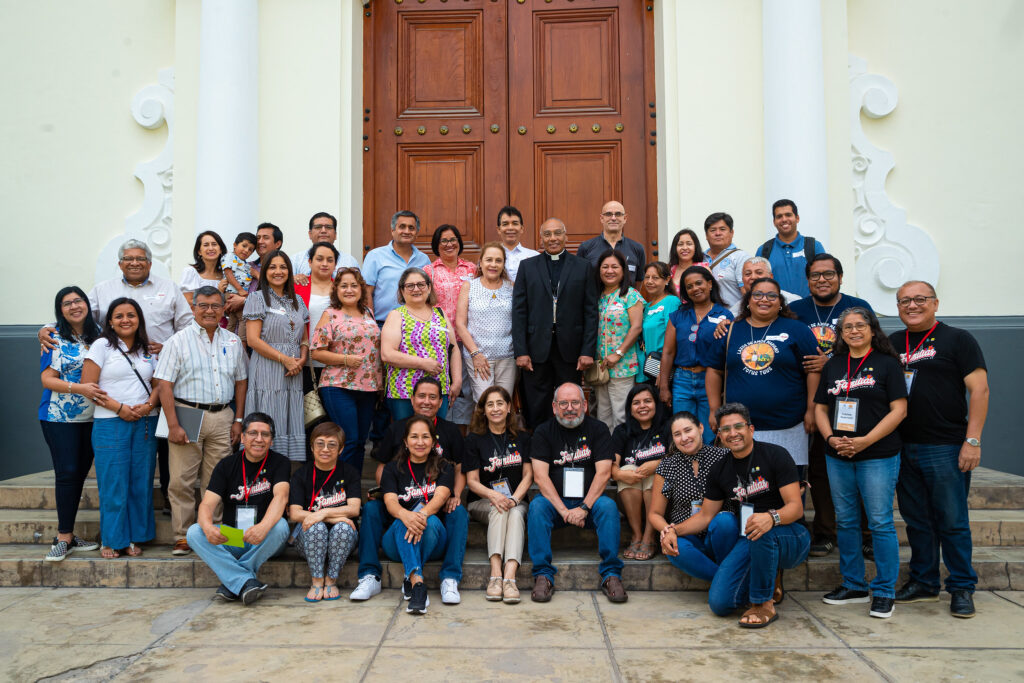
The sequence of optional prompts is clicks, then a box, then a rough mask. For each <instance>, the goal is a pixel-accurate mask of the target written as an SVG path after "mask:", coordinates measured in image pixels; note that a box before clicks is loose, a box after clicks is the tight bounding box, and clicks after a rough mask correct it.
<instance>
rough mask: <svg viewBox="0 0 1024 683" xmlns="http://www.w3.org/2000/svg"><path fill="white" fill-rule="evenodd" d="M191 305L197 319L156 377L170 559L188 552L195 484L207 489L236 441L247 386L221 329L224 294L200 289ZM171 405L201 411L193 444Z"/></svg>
mask: <svg viewBox="0 0 1024 683" xmlns="http://www.w3.org/2000/svg"><path fill="white" fill-rule="evenodd" d="M194 302H195V304H194V307H195V320H193V321H192V322H191V323H190V324H189V326H188V327H186V328H185V329H184V330H182V331H181V332H178V333H177V334H175V335H174V336H173V337H171V338H170V339H168V340H167V343H166V344H165V345H164V348H163V352H162V353H161V354H160V360H159V363H158V364H157V368H156V374H155V375H154V378H156V379H159V380H161V382H160V384H159V385H158V388H157V390H158V391H159V392H160V403H161V405H163V406H164V417H165V418H166V420H167V427H168V434H167V440H168V442H169V453H168V466H169V467H168V469H169V473H170V481H169V482H168V487H167V494H168V498H169V500H170V504H171V530H172V532H173V533H174V548H173V549H172V550H171V554H172V555H187V554H189V553H190V552H191V548H189V545H188V541H186V540H185V535H186V534H187V533H188V528H189V527H190V526H192V524H193V523H194V522H195V521H196V512H195V510H196V497H195V489H196V486H197V485H201V486H202V488H203V489H204V490H205V489H206V487H207V485H208V484H209V483H210V476H211V475H212V474H213V468H214V467H216V465H217V463H219V462H220V461H221V460H223V459H224V458H226V457H227V456H229V455H231V447H232V445H233V444H235V443H237V442H238V440H239V437H240V435H241V433H242V416H243V415H245V392H246V389H247V387H248V380H247V377H248V374H247V362H246V360H247V358H246V355H245V351H244V350H243V348H242V346H243V345H242V341H241V340H240V339H239V338H238V335H236V334H234V333H232V332H229V331H227V330H226V329H224V328H222V327H221V326H220V319H221V317H222V316H223V314H224V295H223V293H221V291H220V290H219V289H217V288H216V287H200V288H199V289H197V290H196V293H195V298H194ZM232 400H234V402H235V409H234V410H233V411H232V410H231V401H232ZM171 406H175V407H177V406H187V407H188V408H193V409H195V410H199V411H202V424H201V426H200V429H199V435H198V439H197V440H196V441H190V440H189V438H188V436H187V435H186V433H185V429H184V428H183V427H182V426H181V423H180V422H179V420H178V415H177V412H176V410H172V409H170V407H171ZM232 415H234V422H232Z"/></svg>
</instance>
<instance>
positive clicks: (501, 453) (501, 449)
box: [491, 432, 508, 467]
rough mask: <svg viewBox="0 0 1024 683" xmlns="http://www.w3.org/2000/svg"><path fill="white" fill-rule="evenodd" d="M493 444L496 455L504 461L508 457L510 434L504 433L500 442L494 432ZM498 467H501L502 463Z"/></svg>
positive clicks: (492, 435) (492, 434)
mask: <svg viewBox="0 0 1024 683" xmlns="http://www.w3.org/2000/svg"><path fill="white" fill-rule="evenodd" d="M491 442H493V443H494V453H495V455H497V456H498V457H499V458H502V459H504V457H505V456H506V455H508V434H507V433H506V432H502V434H501V441H498V437H496V436H495V435H494V432H491ZM498 467H501V464H500V463H499V465H498Z"/></svg>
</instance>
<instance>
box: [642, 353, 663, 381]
mask: <svg viewBox="0 0 1024 683" xmlns="http://www.w3.org/2000/svg"><path fill="white" fill-rule="evenodd" d="M644 374H645V375H647V377H648V379H654V380H656V379H658V375H659V374H661V351H654V352H652V353H649V354H647V358H645V359H644Z"/></svg>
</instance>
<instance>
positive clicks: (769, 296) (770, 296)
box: [750, 292, 779, 301]
mask: <svg viewBox="0 0 1024 683" xmlns="http://www.w3.org/2000/svg"><path fill="white" fill-rule="evenodd" d="M750 298H751V299H753V300H754V301H760V300H761V299H765V300H767V301H775V300H777V299H778V298H779V295H778V294H776V293H775V292H753V293H752V294H751V295H750Z"/></svg>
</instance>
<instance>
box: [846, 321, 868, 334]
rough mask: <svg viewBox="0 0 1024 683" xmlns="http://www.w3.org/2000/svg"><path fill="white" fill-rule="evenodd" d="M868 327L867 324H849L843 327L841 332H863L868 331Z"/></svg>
mask: <svg viewBox="0 0 1024 683" xmlns="http://www.w3.org/2000/svg"><path fill="white" fill-rule="evenodd" d="M868 327H870V325H868V324H867V323H850V324H849V325H843V332H854V331H856V332H863V331H864V330H866V329H868Z"/></svg>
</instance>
